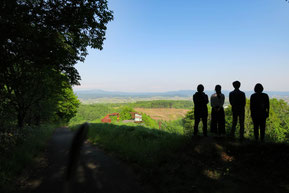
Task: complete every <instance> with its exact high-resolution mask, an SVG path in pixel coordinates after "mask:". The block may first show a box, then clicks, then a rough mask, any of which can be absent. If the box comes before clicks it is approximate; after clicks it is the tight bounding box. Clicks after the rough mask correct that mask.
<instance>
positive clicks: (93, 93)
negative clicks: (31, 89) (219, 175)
mask: <svg viewBox="0 0 289 193" xmlns="http://www.w3.org/2000/svg"><path fill="white" fill-rule="evenodd" d="M195 92H196V91H194V90H179V91H168V92H119V91H104V90H82V91H75V93H76V95H77V96H78V97H79V98H80V99H84V100H85V99H97V98H114V97H117V98H150V97H192V95H193V94H194V93H195ZM222 92H223V93H224V94H225V96H227V97H228V96H229V93H230V91H227V90H224V91H222ZM213 93H214V91H206V94H208V96H210V95H212V94H213ZM245 93H246V96H247V98H249V97H250V96H251V94H252V93H253V92H252V91H245ZM266 93H267V94H268V95H269V96H270V97H275V98H289V91H288V92H279V91H268V92H266Z"/></svg>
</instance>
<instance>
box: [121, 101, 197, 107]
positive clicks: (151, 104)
mask: <svg viewBox="0 0 289 193" xmlns="http://www.w3.org/2000/svg"><path fill="white" fill-rule="evenodd" d="M125 105H130V106H132V107H133V108H176V109H192V107H193V103H192V101H190V100H154V101H137V102H135V103H129V104H125Z"/></svg>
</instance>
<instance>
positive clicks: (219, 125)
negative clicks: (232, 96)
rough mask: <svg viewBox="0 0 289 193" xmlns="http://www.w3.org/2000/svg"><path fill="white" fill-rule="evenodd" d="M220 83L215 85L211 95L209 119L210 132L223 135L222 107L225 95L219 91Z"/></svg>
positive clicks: (223, 113)
mask: <svg viewBox="0 0 289 193" xmlns="http://www.w3.org/2000/svg"><path fill="white" fill-rule="evenodd" d="M221 89H222V87H221V85H216V87H215V91H216V93H215V94H212V96H211V106H212V115H211V117H212V120H211V132H212V133H216V134H218V135H225V134H226V131H225V111H224V108H223V105H224V102H225V95H224V94H222V92H221Z"/></svg>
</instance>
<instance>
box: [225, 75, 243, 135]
mask: <svg viewBox="0 0 289 193" xmlns="http://www.w3.org/2000/svg"><path fill="white" fill-rule="evenodd" d="M240 86H241V83H240V82H239V81H235V82H233V87H234V88H235V90H234V91H232V92H230V94H229V101H230V104H231V106H232V112H233V125H232V130H231V134H230V135H231V137H234V136H235V131H236V125H237V122H238V117H239V124H240V140H243V139H244V120H245V105H246V95H245V93H244V92H242V91H240V90H239V88H240Z"/></svg>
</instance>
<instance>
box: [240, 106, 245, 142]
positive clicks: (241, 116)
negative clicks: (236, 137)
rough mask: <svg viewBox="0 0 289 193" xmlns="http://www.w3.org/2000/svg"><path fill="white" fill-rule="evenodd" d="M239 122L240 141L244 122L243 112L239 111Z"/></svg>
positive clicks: (242, 136)
mask: <svg viewBox="0 0 289 193" xmlns="http://www.w3.org/2000/svg"><path fill="white" fill-rule="evenodd" d="M239 122H240V139H241V140H242V139H244V122H245V112H244V111H241V112H240V113H239Z"/></svg>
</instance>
